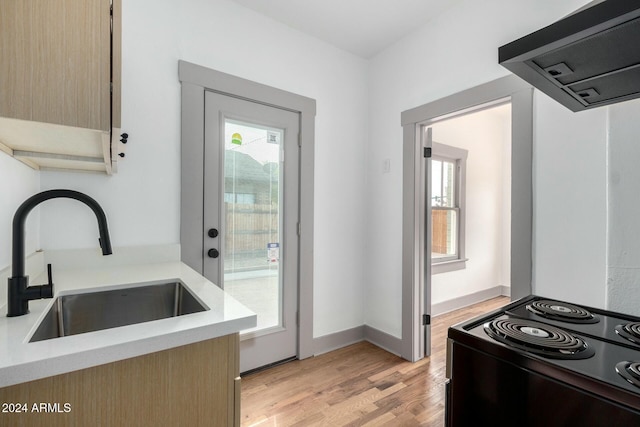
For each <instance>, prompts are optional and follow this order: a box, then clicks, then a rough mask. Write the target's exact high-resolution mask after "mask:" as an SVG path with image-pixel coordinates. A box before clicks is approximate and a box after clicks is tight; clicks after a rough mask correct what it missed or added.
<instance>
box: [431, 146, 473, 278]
mask: <svg viewBox="0 0 640 427" xmlns="http://www.w3.org/2000/svg"><path fill="white" fill-rule="evenodd" d="M432 153H433V155H432V158H431V265H432V273H443V272H446V271H453V270H460V269H463V268H465V261H466V258H465V244H464V243H465V241H464V238H465V227H464V225H465V189H466V183H465V177H466V166H467V165H466V164H467V154H468V151H467V150H464V149H462V148H457V147H452V146H449V145H444V144H439V143H436V142H434V143H433V148H432Z"/></svg>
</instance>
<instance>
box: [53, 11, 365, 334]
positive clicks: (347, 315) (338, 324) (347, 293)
mask: <svg viewBox="0 0 640 427" xmlns="http://www.w3.org/2000/svg"><path fill="white" fill-rule="evenodd" d="M122 38H123V55H122V56H123V60H122V62H123V68H122V81H123V88H122V103H123V105H122V127H123V130H124V131H127V132H128V133H129V135H130V137H129V145H128V147H127V157H126V159H125V160H124V161H122V162H121V163H120V166H119V172H118V174H117V175H115V176H112V177H106V176H100V175H88V174H87V175H83V174H71V173H68V174H66V173H43V174H42V187H43V188H54V187H65V188H73V189H76V190H80V191H84V192H86V193H88V194H90V195H92V196H93V197H94V198H96V199H97V200H98V201H99V202H100V203H101V204H102V206H103V208H104V209H105V211H106V213H107V216H108V220H109V224H110V231H111V235H112V240H113V245H114V246H130V245H147V244H156V243H158V244H162V243H177V242H178V241H179V223H180V222H179V214H180V212H179V210H180V203H179V202H180V84H179V81H178V75H177V71H178V60H179V59H184V60H186V61H190V62H194V63H197V64H200V65H204V66H207V67H210V68H213V69H216V70H219V71H223V72H226V73H230V74H234V75H236V76H239V77H243V78H247V79H250V80H254V81H257V82H259V83H263V84H267V85H271V86H274V87H277V88H280V89H284V90H287V91H290V92H294V93H298V94H300V95H304V96H307V97H311V98H315V99H316V101H317V117H316V135H315V137H316V139H315V140H316V151H315V161H316V164H315V212H314V214H315V230H314V231H315V246H314V263H315V266H314V272H315V275H314V288H315V292H314V336H321V335H325V334H328V333H332V332H337V331H341V330H344V329H349V328H352V327H355V326H359V325H362V324H363V322H364V315H363V293H364V278H363V275H364V273H363V272H364V260H365V259H366V258H369V257H370V256H371V254H370V253H365V228H364V227H365V222H364V220H363V218H364V217H365V215H366V211H365V208H366V205H365V200H364V198H365V162H364V160H363V158H364V152H365V144H366V143H367V123H368V122H367V105H368V104H367V102H368V95H367V62H366V61H365V60H363V59H361V58H358V57H356V56H353V55H351V54H348V53H345V52H344V51H341V50H339V49H337V48H334V47H332V46H330V45H328V44H326V43H324V42H321V41H319V40H318V39H315V38H312V37H310V36H306V35H304V34H302V33H300V32H297V31H295V30H292V29H290V28H289V27H287V26H284V25H282V24H279V23H276V22H275V21H273V20H271V19H269V18H266V17H264V16H262V15H259V14H257V13H255V12H253V11H250V10H248V9H246V8H244V7H242V6H239V5H238V4H236V3H233V2H228V1H224V0H217V1H210V0H187V1H181V2H176V1H170V0H163V1H151V0H145V1H141V0H140V1H135V2H123V37H122ZM96 238H97V229H96V226H95V220H94V219H93V217H92V214H91V212H90V211H89V210H87V209H78V208H77V207H76V206H72V205H71V204H69V203H68V202H67V203H65V201H51V205H50V206H49V205H48V206H46V208H44V209H43V212H42V246H43V247H44V248H45V249H53V248H55V249H62V248H80V247H92V246H96V240H95V239H96Z"/></svg>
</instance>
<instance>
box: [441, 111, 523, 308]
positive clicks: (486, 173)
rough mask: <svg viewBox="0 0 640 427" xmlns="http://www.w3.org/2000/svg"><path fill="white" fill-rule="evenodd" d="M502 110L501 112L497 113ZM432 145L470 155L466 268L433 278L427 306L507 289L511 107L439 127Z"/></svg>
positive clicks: (446, 121) (469, 116)
mask: <svg viewBox="0 0 640 427" xmlns="http://www.w3.org/2000/svg"><path fill="white" fill-rule="evenodd" d="M498 109H500V111H497V110H498ZM431 127H432V128H433V140H434V141H436V142H439V143H441V144H446V145H449V146H453V147H458V148H462V149H465V150H467V151H468V157H467V179H466V237H465V242H466V247H465V251H466V253H465V256H466V258H468V261H467V263H466V268H465V269H463V270H458V271H450V272H447V273H439V274H434V275H432V276H431V302H432V304H438V303H441V302H444V301H449V300H452V299H455V298H459V297H462V296H465V295H469V294H473V293H475V292H480V291H482V290H485V289H491V288H495V287H496V286H510V277H509V275H508V274H505V272H507V273H508V271H509V269H508V268H507V269H506V270H505V269H504V265H505V264H506V265H508V264H509V260H510V258H509V257H507V258H504V252H505V251H506V252H508V251H509V247H510V243H509V242H508V241H507V242H506V243H507V244H508V245H509V246H508V247H507V248H506V249H505V248H504V247H503V245H504V244H505V241H504V238H503V236H504V235H505V233H507V234H508V233H509V230H510V226H511V218H510V212H509V211H506V212H505V211H504V195H505V191H504V190H505V187H506V189H507V190H508V191H507V192H506V194H507V195H508V194H510V188H511V187H510V185H509V182H510V180H511V175H510V173H511V168H510V164H511V157H509V156H505V155H506V154H508V151H507V150H506V149H505V146H507V145H510V144H511V137H510V136H511V135H510V132H506V131H505V128H506V129H509V130H510V129H511V106H510V105H504V106H501V107H498V108H494V109H490V110H483V111H480V112H477V113H474V114H468V115H465V116H461V117H457V118H454V119H451V120H445V121H442V122H437V123H435V124H433V125H432V126H431Z"/></svg>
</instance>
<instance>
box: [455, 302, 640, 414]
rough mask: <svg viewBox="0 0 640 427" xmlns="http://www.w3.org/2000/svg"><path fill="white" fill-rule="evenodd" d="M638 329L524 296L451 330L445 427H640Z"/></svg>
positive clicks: (635, 321) (615, 317)
mask: <svg viewBox="0 0 640 427" xmlns="http://www.w3.org/2000/svg"><path fill="white" fill-rule="evenodd" d="M639 322H640V319H639V318H635V317H633V316H628V315H624V314H620V313H613V312H609V311H605V310H598V309H593V308H589V307H584V306H579V305H576V304H571V303H567V302H564V301H557V300H551V299H548V298H541V297H538V296H529V297H526V298H523V299H521V300H518V301H516V302H513V303H511V304H509V305H507V306H505V307H503V308H501V309H499V310H496V311H494V312H491V313H488V314H486V315H483V316H480V317H478V318H475V319H472V320H469V321H467V322H463V323H461V324H458V325H455V326H453V327H451V328H450V329H449V333H448V337H449V338H448V348H447V350H448V352H447V353H448V354H447V377H448V378H449V379H450V381H449V382H448V384H447V402H446V409H447V410H446V423H447V425H448V426H462V425H494V426H502V425H504V426H510V425H516V424H517V425H531V426H537V425H544V426H554V425H557V426H561V425H570V424H574V423H575V424H583V425H588V426H591V425H608V426H609V425H625V426H626V425H640V345H639V344H638V343H637V341H640V339H637V340H636V338H634V333H635V332H636V329H638V328H640V326H638V325H640V323H639ZM616 328H617V329H618V331H616ZM626 335H630V337H628V336H626ZM639 336H640V335H639ZM485 423H486V424H485ZM514 423H515V424H514Z"/></svg>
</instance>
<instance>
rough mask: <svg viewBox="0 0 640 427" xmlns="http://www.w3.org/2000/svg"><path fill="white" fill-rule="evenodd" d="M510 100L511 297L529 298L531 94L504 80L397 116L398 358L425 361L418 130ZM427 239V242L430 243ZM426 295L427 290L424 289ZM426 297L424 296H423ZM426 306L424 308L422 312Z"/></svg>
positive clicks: (517, 83)
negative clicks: (399, 212) (399, 210)
mask: <svg viewBox="0 0 640 427" xmlns="http://www.w3.org/2000/svg"><path fill="white" fill-rule="evenodd" d="M503 98H510V99H511V121H512V126H511V141H512V142H511V144H512V150H511V206H512V213H511V298H512V299H517V298H521V297H523V296H526V295H529V294H530V293H531V274H532V224H533V177H532V158H533V89H532V87H531V85H529V84H528V83H526V82H525V81H523V80H522V79H520V78H518V77H516V76H514V75H509V76H507V77H502V78H500V79H497V80H493V81H491V82H488V83H485V84H482V85H480V86H476V87H474V88H471V89H468V90H465V91H462V92H459V93H456V94H453V95H450V96H447V97H445V98H442V99H439V100H437V101H433V102H430V103H428V104H424V105H421V106H419V107H415V108H412V109H410V110H406V111H403V112H402V115H401V124H402V126H403V181H402V182H403V198H402V200H403V201H402V212H403V213H402V354H401V356H402V357H403V358H405V359H407V360H410V361H417V360H420V359H422V358H423V357H424V355H425V354H424V348H421V344H422V341H421V332H422V328H421V323H422V322H421V320H422V315H423V314H428V313H430V312H431V307H429V305H430V302H423V301H422V297H423V294H422V289H421V287H422V284H423V283H424V275H425V274H430V271H427V269H425V268H424V262H423V261H424V260H423V257H422V256H421V255H420V253H421V250H420V248H421V245H422V244H423V242H422V241H421V237H420V236H425V235H426V234H425V233H426V224H425V222H424V220H423V219H422V218H424V214H423V213H421V211H420V209H422V208H421V198H422V197H423V194H422V190H421V188H420V183H421V182H422V181H421V179H423V178H422V175H421V170H422V169H423V168H422V160H423V157H422V156H423V152H422V132H421V130H422V127H423V126H424V125H425V124H427V123H429V122H431V121H432V120H434V119H436V118H442V117H444V116H447V115H456V114H463V113H465V112H469V111H471V110H473V109H475V108H477V107H478V106H480V105H483V104H487V103H489V102H493V101H496V100H499V99H503ZM429 238H430V236H428V237H427V239H429ZM427 292H429V290H427ZM427 297H428V295H427ZM425 306H426V307H425Z"/></svg>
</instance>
